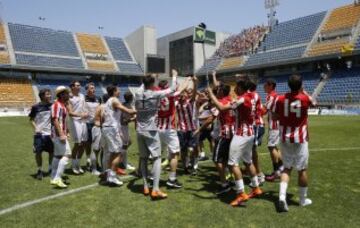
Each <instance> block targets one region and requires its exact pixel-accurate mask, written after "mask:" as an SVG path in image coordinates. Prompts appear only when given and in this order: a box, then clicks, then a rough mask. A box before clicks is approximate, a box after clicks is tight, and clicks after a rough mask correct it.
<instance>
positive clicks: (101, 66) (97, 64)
mask: <svg viewBox="0 0 360 228" xmlns="http://www.w3.org/2000/svg"><path fill="white" fill-rule="evenodd" d="M86 62H87V66H88V68H89V69H93V70H103V71H115V66H114V63H113V62H111V61H98V60H87V61H86Z"/></svg>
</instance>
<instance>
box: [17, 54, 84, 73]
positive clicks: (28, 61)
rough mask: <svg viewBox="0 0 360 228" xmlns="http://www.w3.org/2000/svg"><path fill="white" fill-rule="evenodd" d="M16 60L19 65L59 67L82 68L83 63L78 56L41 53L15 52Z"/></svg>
mask: <svg viewBox="0 0 360 228" xmlns="http://www.w3.org/2000/svg"><path fill="white" fill-rule="evenodd" d="M15 57H16V62H17V64H19V65H29V66H38V67H42V66H46V67H61V68H78V69H83V68H84V66H83V63H82V61H81V59H80V58H78V59H73V58H61V57H49V56H41V55H25V54H15Z"/></svg>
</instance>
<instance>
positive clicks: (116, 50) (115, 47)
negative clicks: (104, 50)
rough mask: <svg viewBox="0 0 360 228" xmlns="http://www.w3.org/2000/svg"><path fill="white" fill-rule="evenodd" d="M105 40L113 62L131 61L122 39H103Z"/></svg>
mask: <svg viewBox="0 0 360 228" xmlns="http://www.w3.org/2000/svg"><path fill="white" fill-rule="evenodd" d="M105 40H106V43H107V45H108V47H109V49H110V51H111V54H112V56H113V57H114V59H115V60H121V61H133V59H132V58H131V55H130V53H129V50H128V49H127V47H126V45H125V43H124V40H123V39H121V38H115V37H105Z"/></svg>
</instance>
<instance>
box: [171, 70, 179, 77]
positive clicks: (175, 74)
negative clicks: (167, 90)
mask: <svg viewBox="0 0 360 228" xmlns="http://www.w3.org/2000/svg"><path fill="white" fill-rule="evenodd" d="M171 76H173V77H177V76H178V72H177V70H175V69H172V70H171Z"/></svg>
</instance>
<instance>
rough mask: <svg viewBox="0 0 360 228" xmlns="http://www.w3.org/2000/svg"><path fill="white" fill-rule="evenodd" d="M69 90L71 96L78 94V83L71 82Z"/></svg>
mask: <svg viewBox="0 0 360 228" xmlns="http://www.w3.org/2000/svg"><path fill="white" fill-rule="evenodd" d="M70 89H71V93H73V94H78V93H80V89H81V84H80V82H79V81H76V80H75V81H72V82H71V83H70Z"/></svg>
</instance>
